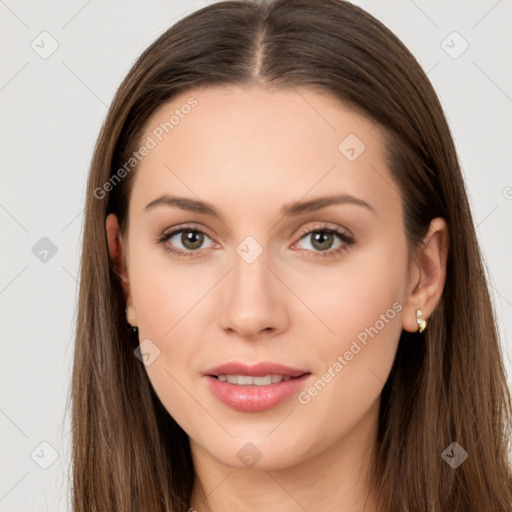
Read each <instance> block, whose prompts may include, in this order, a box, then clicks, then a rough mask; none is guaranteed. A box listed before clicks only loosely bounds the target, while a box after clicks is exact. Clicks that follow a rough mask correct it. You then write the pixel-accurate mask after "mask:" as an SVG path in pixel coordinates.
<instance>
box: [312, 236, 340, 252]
mask: <svg viewBox="0 0 512 512" xmlns="http://www.w3.org/2000/svg"><path fill="white" fill-rule="evenodd" d="M309 236H310V237H311V245H312V246H313V247H314V248H315V249H318V250H319V251H326V250H328V249H330V248H331V247H332V245H333V243H334V236H333V234H332V233H329V232H328V231H314V232H312V233H310V234H309Z"/></svg>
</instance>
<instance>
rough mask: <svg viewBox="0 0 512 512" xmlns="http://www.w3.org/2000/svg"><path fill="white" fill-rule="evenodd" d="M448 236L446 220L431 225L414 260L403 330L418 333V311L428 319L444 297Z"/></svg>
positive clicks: (403, 317)
mask: <svg viewBox="0 0 512 512" xmlns="http://www.w3.org/2000/svg"><path fill="white" fill-rule="evenodd" d="M448 248H449V233H448V226H447V224H446V221H445V220H444V219H442V218H440V217H438V218H435V219H433V220H432V221H431V222H430V227H429V230H428V233H427V235H426V236H425V238H424V240H423V243H422V244H421V246H420V247H419V248H418V249H417V250H416V251H415V254H414V256H413V257H412V258H411V264H410V268H409V276H410V280H409V290H408V295H407V298H406V301H405V306H404V312H403V316H402V327H403V328H404V329H405V330H406V331H409V332H415V331H417V330H418V324H417V323H416V311H417V310H418V309H421V313H422V318H423V319H424V320H427V319H428V318H429V316H430V315H431V314H432V312H433V311H434V310H435V308H436V307H437V305H438V303H439V301H440V299H441V296H442V295H443V290H444V285H445V282H446V261H447V259H448Z"/></svg>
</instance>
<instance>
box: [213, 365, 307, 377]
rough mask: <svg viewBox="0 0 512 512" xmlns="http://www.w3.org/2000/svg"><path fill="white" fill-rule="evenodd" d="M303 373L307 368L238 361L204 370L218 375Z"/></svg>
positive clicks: (290, 375) (297, 374)
mask: <svg viewBox="0 0 512 512" xmlns="http://www.w3.org/2000/svg"><path fill="white" fill-rule="evenodd" d="M305 373H310V372H308V371H307V370H302V369H300V368H290V367H289V366H284V365H282V364H277V363H271V362H262V363H257V364H246V363H239V362H236V361H234V362H231V363H227V364H222V365H220V366H215V367H214V368H210V369H208V370H206V371H205V372H204V374H205V375H212V376H215V377H218V376H219V375H247V376H251V377H264V376H265V375H283V376H284V377H286V376H289V377H300V376H301V375H304V374H305Z"/></svg>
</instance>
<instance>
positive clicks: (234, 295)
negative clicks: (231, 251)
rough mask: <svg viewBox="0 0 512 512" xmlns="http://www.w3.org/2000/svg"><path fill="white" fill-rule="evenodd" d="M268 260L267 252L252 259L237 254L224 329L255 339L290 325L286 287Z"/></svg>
mask: <svg viewBox="0 0 512 512" xmlns="http://www.w3.org/2000/svg"><path fill="white" fill-rule="evenodd" d="M267 264H268V262H267V258H266V256H265V252H263V254H261V255H260V256H259V257H258V258H257V259H256V260H255V261H253V262H252V263H248V262H247V261H245V260H244V259H243V258H241V257H239V256H238V255H235V261H234V268H233V270H232V271H231V272H230V273H229V275H228V276H226V284H225V297H226V299H225V300H224V302H223V305H222V312H221V315H220V318H221V327H222V328H223V329H224V330H227V331H229V332H231V333H233V332H235V333H237V334H238V335H239V336H240V337H242V338H244V339H250V340H255V339H258V338H262V337H270V336H272V335H275V334H276V333H277V332H282V331H283V330H285V329H286V328H287V326H288V322H289V318H288V311H287V308H286V304H285V301H286V296H285V290H284V289H283V285H282V283H280V281H279V280H278V279H277V278H276V276H275V275H274V273H273V272H272V271H271V270H270V269H269V268H268V266H267Z"/></svg>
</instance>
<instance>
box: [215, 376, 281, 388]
mask: <svg viewBox="0 0 512 512" xmlns="http://www.w3.org/2000/svg"><path fill="white" fill-rule="evenodd" d="M217 378H218V379H219V380H220V381H222V382H229V383H230V384H237V385H238V386H252V385H254V386H269V385H270V384H279V382H281V381H284V382H286V381H288V380H290V379H291V377H290V376H288V375H287V376H283V375H265V376H264V377H251V376H250V375H219V376H218V377H217Z"/></svg>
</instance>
